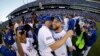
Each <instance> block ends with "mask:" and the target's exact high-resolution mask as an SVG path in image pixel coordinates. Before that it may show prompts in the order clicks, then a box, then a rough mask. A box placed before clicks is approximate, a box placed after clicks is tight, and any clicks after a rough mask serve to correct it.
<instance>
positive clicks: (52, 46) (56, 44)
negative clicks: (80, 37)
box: [49, 30, 73, 50]
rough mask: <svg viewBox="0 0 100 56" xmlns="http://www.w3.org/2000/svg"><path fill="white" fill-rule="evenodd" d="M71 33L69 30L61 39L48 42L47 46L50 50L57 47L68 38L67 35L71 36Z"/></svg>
mask: <svg viewBox="0 0 100 56" xmlns="http://www.w3.org/2000/svg"><path fill="white" fill-rule="evenodd" d="M72 35H73V31H72V30H69V31H68V32H67V33H66V35H65V36H64V37H63V38H62V39H60V40H58V41H56V42H54V43H53V44H50V45H49V47H50V48H51V49H52V50H56V49H58V48H59V47H61V46H62V45H63V44H64V43H65V42H66V40H67V39H68V37H71V36H72ZM51 42H53V41H51Z"/></svg>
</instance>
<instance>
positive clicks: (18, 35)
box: [16, 32, 24, 56]
mask: <svg viewBox="0 0 100 56" xmlns="http://www.w3.org/2000/svg"><path fill="white" fill-rule="evenodd" d="M20 37H21V36H20V34H19V32H17V38H16V43H17V47H18V53H19V55H20V56H24V52H23V49H22V46H21V43H20Z"/></svg>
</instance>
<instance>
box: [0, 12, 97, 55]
mask: <svg viewBox="0 0 100 56" xmlns="http://www.w3.org/2000/svg"><path fill="white" fill-rule="evenodd" d="M31 16H32V17H29V18H24V16H22V17H21V19H19V21H18V22H12V21H11V20H9V24H8V25H7V26H6V27H5V29H3V30H2V29H0V53H1V54H2V55H3V56H75V55H77V56H87V54H88V52H89V50H90V49H91V47H92V45H93V44H94V43H95V41H96V39H97V29H96V23H95V21H94V20H93V19H89V18H85V17H82V16H79V15H77V14H73V15H72V14H66V15H49V14H47V15H42V14H41V15H39V16H37V15H36V13H35V12H32V13H31Z"/></svg>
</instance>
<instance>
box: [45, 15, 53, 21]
mask: <svg viewBox="0 0 100 56" xmlns="http://www.w3.org/2000/svg"><path fill="white" fill-rule="evenodd" d="M43 19H44V21H52V19H53V17H52V16H45V17H44V18H43Z"/></svg>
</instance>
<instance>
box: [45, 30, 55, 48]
mask: <svg viewBox="0 0 100 56" xmlns="http://www.w3.org/2000/svg"><path fill="white" fill-rule="evenodd" d="M44 33H45V34H44V35H43V36H44V38H43V40H44V43H45V44H46V45H47V46H49V45H51V44H53V43H54V42H55V40H54V38H53V36H52V33H51V32H49V31H46V32H44Z"/></svg>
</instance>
